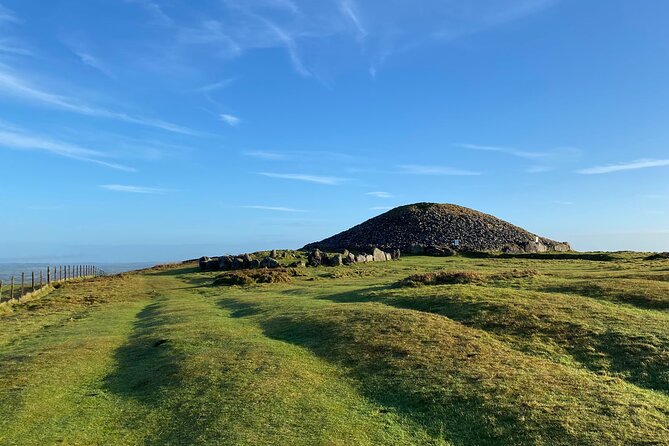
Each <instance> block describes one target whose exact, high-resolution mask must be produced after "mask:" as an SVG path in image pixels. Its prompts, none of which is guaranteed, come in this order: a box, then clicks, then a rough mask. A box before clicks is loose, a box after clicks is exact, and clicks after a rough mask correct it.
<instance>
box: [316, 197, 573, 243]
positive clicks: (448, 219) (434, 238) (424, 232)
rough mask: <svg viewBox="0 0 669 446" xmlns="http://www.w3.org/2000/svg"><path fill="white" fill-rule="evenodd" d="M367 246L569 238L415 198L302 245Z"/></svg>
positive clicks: (513, 241) (545, 240)
mask: <svg viewBox="0 0 669 446" xmlns="http://www.w3.org/2000/svg"><path fill="white" fill-rule="evenodd" d="M370 247H378V248H379V249H383V250H386V251H393V250H395V249H399V250H401V251H402V252H404V253H409V254H425V255H437V256H448V255H453V254H455V253H457V252H472V251H495V252H506V253H536V252H551V251H552V252H566V251H571V247H570V246H569V243H566V242H557V241H554V240H550V239H547V238H545V237H540V236H537V235H536V234H532V233H530V232H528V231H526V230H524V229H522V228H519V227H518V226H514V225H512V224H511V223H508V222H505V221H503V220H500V219H499V218H496V217H493V216H492V215H488V214H484V213H482V212H478V211H475V210H473V209H469V208H465V207H462V206H457V205H453V204H437V203H417V204H411V205H407V206H401V207H398V208H395V209H392V210H390V211H388V212H386V213H384V214H381V215H379V216H377V217H374V218H372V219H370V220H367V221H366V222H364V223H361V224H359V225H357V226H354V227H353V228H351V229H348V230H346V231H344V232H341V233H339V234H336V235H334V236H332V237H329V238H326V239H324V240H321V241H320V242H315V243H310V244H308V245H306V246H305V247H304V248H303V249H305V250H308V251H311V250H313V249H321V250H324V251H341V250H343V249H350V250H353V251H365V250H369V249H370Z"/></svg>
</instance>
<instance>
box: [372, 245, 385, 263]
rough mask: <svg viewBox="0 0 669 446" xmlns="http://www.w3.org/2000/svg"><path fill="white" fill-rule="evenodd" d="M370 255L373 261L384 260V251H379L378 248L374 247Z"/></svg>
mask: <svg viewBox="0 0 669 446" xmlns="http://www.w3.org/2000/svg"><path fill="white" fill-rule="evenodd" d="M372 256H373V257H374V262H385V261H386V253H385V252H383V251H381V250H380V249H379V248H374V251H372Z"/></svg>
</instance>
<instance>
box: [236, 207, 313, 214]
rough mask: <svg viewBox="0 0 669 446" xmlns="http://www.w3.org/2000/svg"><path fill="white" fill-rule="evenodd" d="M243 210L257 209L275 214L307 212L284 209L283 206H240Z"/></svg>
mask: <svg viewBox="0 0 669 446" xmlns="http://www.w3.org/2000/svg"><path fill="white" fill-rule="evenodd" d="M242 207H243V208H246V209H259V210H263V211H275V212H300V213H301V212H308V211H306V210H304V209H295V208H290V207H284V206H260V205H249V206H242Z"/></svg>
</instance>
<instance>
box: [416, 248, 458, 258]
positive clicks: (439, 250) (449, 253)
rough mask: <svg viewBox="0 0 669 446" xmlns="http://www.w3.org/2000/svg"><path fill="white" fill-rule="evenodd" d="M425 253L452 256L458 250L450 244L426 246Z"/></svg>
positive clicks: (436, 255)
mask: <svg viewBox="0 0 669 446" xmlns="http://www.w3.org/2000/svg"><path fill="white" fill-rule="evenodd" d="M423 254H425V255H428V256H434V257H451V256H454V255H456V254H457V252H456V251H455V250H454V249H453V248H451V247H450V246H425V247H424V249H423Z"/></svg>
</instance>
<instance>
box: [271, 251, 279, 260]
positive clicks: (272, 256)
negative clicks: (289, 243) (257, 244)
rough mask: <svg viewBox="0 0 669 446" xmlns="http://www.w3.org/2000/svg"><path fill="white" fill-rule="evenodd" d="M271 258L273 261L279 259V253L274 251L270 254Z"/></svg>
mask: <svg viewBox="0 0 669 446" xmlns="http://www.w3.org/2000/svg"><path fill="white" fill-rule="evenodd" d="M269 256H270V257H271V258H273V259H276V258H277V257H279V253H277V252H276V249H273V250H272V251H271V252H270V253H269Z"/></svg>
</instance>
